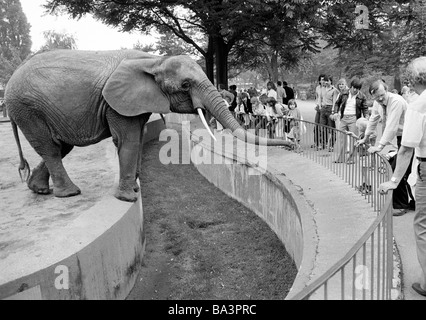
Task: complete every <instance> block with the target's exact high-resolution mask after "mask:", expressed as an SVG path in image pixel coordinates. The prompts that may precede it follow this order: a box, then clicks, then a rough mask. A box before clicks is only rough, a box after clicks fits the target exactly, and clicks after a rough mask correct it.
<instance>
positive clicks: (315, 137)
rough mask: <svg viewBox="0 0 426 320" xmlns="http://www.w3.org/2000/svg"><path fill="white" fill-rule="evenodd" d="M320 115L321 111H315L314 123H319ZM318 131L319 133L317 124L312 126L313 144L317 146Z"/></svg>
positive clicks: (318, 140) (318, 139)
mask: <svg viewBox="0 0 426 320" xmlns="http://www.w3.org/2000/svg"><path fill="white" fill-rule="evenodd" d="M320 116H321V113H320V112H319V110H317V113H316V114H315V123H318V124H319V123H320ZM319 136H320V133H319V126H317V125H316V126H314V144H315V145H316V146H317V147H318V146H319V142H320V138H319Z"/></svg>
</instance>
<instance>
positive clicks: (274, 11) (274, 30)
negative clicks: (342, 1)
mask: <svg viewBox="0 0 426 320" xmlns="http://www.w3.org/2000/svg"><path fill="white" fill-rule="evenodd" d="M318 9H319V6H318V2H305V1H287V2H286V3H284V4H282V2H278V1H276V2H271V3H270V4H269V10H265V12H264V13H263V20H261V21H260V22H259V24H258V27H257V28H256V29H255V30H254V32H253V33H252V34H251V35H250V36H249V37H247V38H244V39H242V40H241V41H240V42H238V43H237V44H236V46H235V47H234V49H233V50H232V53H233V55H234V61H235V62H234V64H232V65H233V66H235V65H237V66H238V65H239V66H240V68H244V69H249V70H259V71H260V72H261V73H265V72H266V73H267V74H268V78H269V79H270V80H272V81H274V82H276V81H277V80H278V77H279V73H280V71H281V73H282V70H291V69H294V68H296V67H297V65H298V64H299V62H300V61H302V60H304V59H306V58H307V57H308V56H309V54H308V53H309V52H310V53H317V52H319V50H318V49H319V47H318V45H317V40H318V39H319V37H318V35H317V34H315V27H316V25H317V24H318V23H320V21H319V20H318V19H317V18H316V16H315V15H316V12H317V11H318ZM252 23H254V24H256V22H252Z"/></svg>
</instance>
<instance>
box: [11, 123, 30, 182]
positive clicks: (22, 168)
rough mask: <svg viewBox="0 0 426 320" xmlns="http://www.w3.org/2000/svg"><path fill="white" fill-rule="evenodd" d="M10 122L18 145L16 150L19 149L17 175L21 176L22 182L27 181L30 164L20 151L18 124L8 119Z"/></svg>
mask: <svg viewBox="0 0 426 320" xmlns="http://www.w3.org/2000/svg"><path fill="white" fill-rule="evenodd" d="M10 122H11V124H12V129H13V135H14V136H15V141H16V144H17V145H18V151H19V159H20V163H19V168H18V173H19V176H20V177H21V181H22V182H24V181H28V179H29V178H30V173H31V169H30V165H29V164H28V161H27V160H26V159H25V158H24V154H23V153H22V147H21V141H20V140H19V134H18V126H17V125H16V123H15V122H14V121H13V120H12V119H10Z"/></svg>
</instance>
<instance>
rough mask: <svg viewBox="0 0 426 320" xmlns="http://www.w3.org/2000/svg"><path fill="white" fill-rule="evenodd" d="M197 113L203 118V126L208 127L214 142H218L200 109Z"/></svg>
mask: <svg viewBox="0 0 426 320" xmlns="http://www.w3.org/2000/svg"><path fill="white" fill-rule="evenodd" d="M197 111H198V115H199V116H200V118H201V122H202V123H203V125H204V126H205V127H206V129H207V131H208V132H209V134H210V135H211V136H212V138H213V140H214V141H217V140H216V137H215V136H214V135H213V133H212V131H211V130H210V127H209V125H208V124H207V121H206V118H204V114H203V111H202V110H201V109H200V108H198V109H197Z"/></svg>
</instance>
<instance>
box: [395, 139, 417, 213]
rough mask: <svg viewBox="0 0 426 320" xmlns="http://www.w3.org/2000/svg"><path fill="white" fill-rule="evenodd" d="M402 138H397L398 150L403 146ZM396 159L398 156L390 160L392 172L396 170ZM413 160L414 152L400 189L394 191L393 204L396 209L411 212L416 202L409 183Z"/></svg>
mask: <svg viewBox="0 0 426 320" xmlns="http://www.w3.org/2000/svg"><path fill="white" fill-rule="evenodd" d="M401 138H402V137H397V145H398V150H399V148H400V146H401ZM396 159H397V155H395V156H394V157H392V158H390V159H389V163H390V165H391V167H392V171H394V170H395V167H396ZM413 159H414V152H413V155H412V157H411V160H410V165H409V166H408V168H407V171H406V172H405V174H404V176H403V177H402V179H401V182H400V183H399V185H398V187H397V188H396V189H395V190H394V191H393V197H392V204H393V208H394V209H410V210H414V209H415V201H414V197H413V193H412V191H411V187H410V184H409V183H408V181H407V180H408V177H409V176H410V174H411V166H412V164H413Z"/></svg>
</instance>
